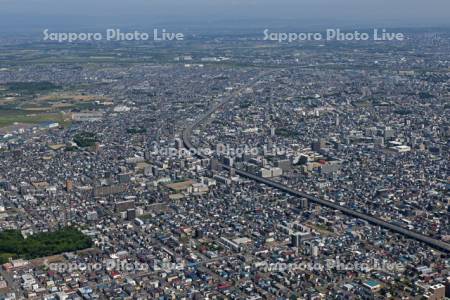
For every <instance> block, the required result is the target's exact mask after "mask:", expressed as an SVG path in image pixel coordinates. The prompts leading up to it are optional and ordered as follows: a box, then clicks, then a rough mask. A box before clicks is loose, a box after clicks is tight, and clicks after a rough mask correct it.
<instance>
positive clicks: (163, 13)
mask: <svg viewBox="0 0 450 300" xmlns="http://www.w3.org/2000/svg"><path fill="white" fill-rule="evenodd" d="M449 12H450V0H0V19H3V23H0V24H2V25H3V26H4V24H5V22H8V23H9V24H10V25H11V26H20V25H25V24H33V25H34V26H41V27H45V25H46V22H47V23H48V24H51V25H56V24H60V25H67V24H71V25H73V24H74V23H76V22H77V20H78V22H80V25H89V24H87V23H90V22H92V23H97V24H100V23H101V22H106V23H108V22H109V23H114V22H122V23H124V22H125V23H127V22H130V24H132V23H133V22H136V23H143V22H145V21H148V22H149V24H150V23H151V22H152V21H154V22H167V23H173V22H196V23H198V24H199V23H202V22H213V21H217V20H220V21H222V22H225V21H227V20H230V21H231V20H245V19H249V20H255V19H258V20H259V22H261V23H262V24H263V22H264V20H265V19H267V20H276V21H281V22H283V21H289V22H291V24H292V22H294V24H297V23H298V24H299V26H303V25H305V24H306V25H319V26H320V25H323V26H329V25H333V24H334V23H336V24H335V25H336V26H338V25H341V23H347V24H353V23H354V24H355V26H358V25H362V26H365V25H381V26H385V25H386V26H435V25H450V21H449V20H450V18H449ZM0 22H1V21H0ZM81 23H83V24H81ZM325 23H326V24H325Z"/></svg>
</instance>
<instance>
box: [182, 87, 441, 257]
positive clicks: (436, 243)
mask: <svg viewBox="0 0 450 300" xmlns="http://www.w3.org/2000/svg"><path fill="white" fill-rule="evenodd" d="M254 82H256V80H255V81H254ZM242 90H243V89H241V90H240V91H242ZM240 91H237V92H235V93H232V94H231V95H229V96H227V97H225V98H224V99H223V100H222V101H220V102H219V103H218V104H216V105H214V106H213V107H212V108H211V109H209V110H208V111H207V112H206V113H205V114H203V115H202V116H201V117H200V118H198V119H197V120H195V121H194V123H193V124H191V125H189V126H188V127H186V128H185V130H184V131H183V143H184V146H185V147H186V148H187V149H188V150H194V146H193V145H192V141H191V136H192V131H193V130H194V129H195V128H196V127H198V126H199V125H201V124H202V123H203V122H205V121H206V120H207V119H208V118H210V117H211V115H212V114H214V113H215V112H216V111H217V110H219V109H220V108H221V107H223V106H224V105H225V104H227V103H228V102H230V101H231V100H232V99H233V98H234V97H235V96H239V94H240ZM196 153H197V154H196V155H197V156H198V157H200V158H208V157H206V156H205V155H203V154H201V153H200V152H199V151H196ZM220 166H221V167H222V168H223V169H225V170H229V169H230V167H229V166H226V165H223V164H221V165H220ZM236 174H238V175H240V176H243V177H246V178H249V179H252V180H254V181H256V182H259V183H263V184H265V185H267V186H270V187H273V188H275V189H278V190H280V191H283V192H285V193H287V194H289V195H293V196H296V197H299V198H306V199H308V200H309V201H311V202H313V203H317V204H320V205H323V206H326V207H329V208H332V209H336V210H339V211H341V212H343V213H344V214H346V215H348V216H352V217H355V218H359V219H362V220H365V221H367V222H369V223H371V224H375V225H378V226H381V227H383V228H386V229H389V230H391V231H393V232H396V233H399V234H401V235H403V236H405V237H408V238H412V239H415V240H417V241H420V242H423V243H425V244H427V245H429V246H431V247H433V248H435V249H437V250H440V251H443V252H447V253H450V244H448V243H445V242H443V241H440V240H437V239H434V238H431V237H429V236H425V235H423V234H420V233H417V232H414V231H412V230H409V229H406V228H404V227H401V226H398V225H394V224H392V223H389V222H386V221H383V220H381V219H379V218H377V217H374V216H372V215H368V214H365V213H361V212H358V211H355V210H353V209H351V208H348V207H345V206H342V205H338V204H336V203H334V202H331V201H327V200H323V199H320V198H317V197H315V196H312V195H309V194H306V193H304V192H301V191H297V190H294V189H292V188H290V187H288V186H286V185H283V184H280V183H278V182H275V181H273V180H269V179H267V178H262V177H260V176H256V175H254V174H251V173H248V172H245V171H242V170H239V169H236Z"/></svg>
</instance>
